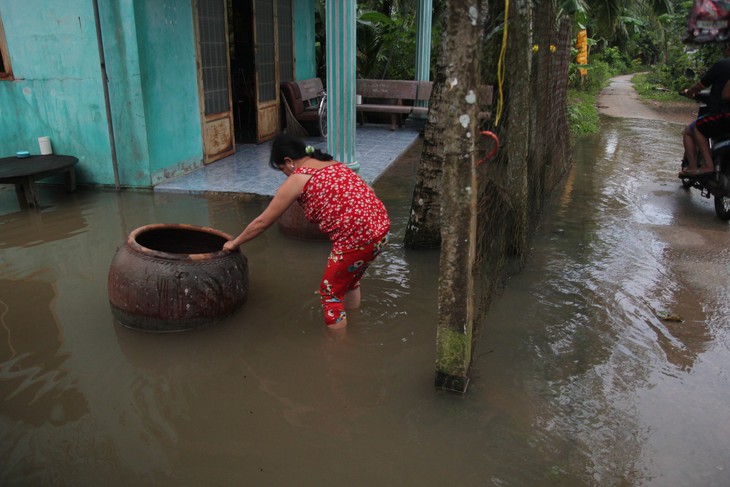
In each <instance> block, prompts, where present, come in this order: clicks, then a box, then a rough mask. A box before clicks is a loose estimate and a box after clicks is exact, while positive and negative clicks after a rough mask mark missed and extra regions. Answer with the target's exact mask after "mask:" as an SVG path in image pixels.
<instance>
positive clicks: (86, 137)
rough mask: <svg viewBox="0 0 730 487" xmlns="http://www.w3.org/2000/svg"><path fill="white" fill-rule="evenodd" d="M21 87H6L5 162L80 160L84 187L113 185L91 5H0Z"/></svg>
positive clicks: (0, 102) (0, 123)
mask: <svg viewBox="0 0 730 487" xmlns="http://www.w3.org/2000/svg"><path fill="white" fill-rule="evenodd" d="M0 15H2V19H3V25H4V27H5V37H6V40H7V43H8V50H9V53H10V59H11V63H12V67H13V73H14V76H15V80H13V81H0V156H11V155H14V154H15V152H16V151H18V150H28V151H30V153H31V154H38V153H39V148H38V137H39V136H42V135H47V136H50V137H51V141H52V144H53V149H54V152H56V153H63V154H72V155H75V156H77V157H78V158H79V165H78V166H77V177H78V180H79V182H82V183H83V182H90V181H94V182H99V183H102V184H112V183H113V181H114V178H113V169H112V164H111V160H110V157H109V154H110V149H109V138H108V136H107V123H106V112H105V108H104V107H105V105H104V92H103V86H102V84H101V74H100V67H99V66H100V65H99V54H98V48H97V40H96V28H95V22H94V10H93V4H92V2H91V1H90V0H64V1H63V2H48V1H46V0H23V1H17V0H0Z"/></svg>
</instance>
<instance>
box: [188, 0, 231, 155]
mask: <svg viewBox="0 0 730 487" xmlns="http://www.w3.org/2000/svg"><path fill="white" fill-rule="evenodd" d="M193 12H194V14H195V37H196V41H197V42H196V44H197V55H198V62H197V65H198V92H199V95H200V116H201V123H202V128H203V162H204V163H205V164H209V163H211V162H213V161H217V160H218V159H221V158H223V157H226V156H229V155H231V154H233V153H234V152H235V146H236V144H235V140H234V136H233V109H232V106H233V103H232V97H231V76H230V71H231V68H230V63H231V61H230V53H229V50H228V21H227V18H226V0H194V3H193Z"/></svg>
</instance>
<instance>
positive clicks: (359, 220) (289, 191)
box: [223, 135, 390, 329]
mask: <svg viewBox="0 0 730 487" xmlns="http://www.w3.org/2000/svg"><path fill="white" fill-rule="evenodd" d="M269 165H271V167H273V168H274V169H278V170H280V171H282V172H283V173H284V174H286V176H287V179H286V181H284V183H282V185H281V186H280V187H279V189H278V190H277V191H276V195H275V196H274V198H273V199H272V200H271V203H269V205H268V207H267V208H266V209H265V210H264V211H263V213H261V214H260V215H259V216H258V217H256V218H255V219H254V220H253V221H251V223H249V224H248V226H247V227H246V228H245V229H244V230H243V231H242V232H241V234H240V235H238V236H237V237H236V238H234V239H233V240H229V241H228V242H226V243H225V244H224V245H223V249H224V250H227V251H232V250H235V249H236V248H238V246H239V245H241V244H243V243H246V242H248V241H249V240H252V239H254V238H256V237H257V236H258V235H260V234H261V233H262V232H263V231H264V230H266V229H267V228H269V227H270V226H271V225H272V224H273V223H274V222H275V221H276V220H277V219H278V218H279V217H280V216H281V215H282V213H284V211H286V209H287V208H289V206H290V205H291V204H292V203H294V201H297V202H298V203H299V204H300V205H301V206H302V208H303V209H304V214H305V216H306V218H307V220H309V221H310V222H312V223H314V224H316V225H318V226H319V229H320V230H321V231H322V232H324V233H326V234H327V235H328V236H329V238H330V240H331V241H332V252H331V253H330V256H329V258H328V259H327V266H326V267H325V270H324V276H323V278H322V283H321V285H320V288H319V294H320V296H321V299H322V309H323V310H324V320H325V323H326V325H327V326H328V327H329V328H330V329H339V328H344V327H345V326H347V317H346V314H345V309H354V308H357V307H359V306H360V279H362V276H363V274H364V273H365V270H366V269H367V268H368V266H369V265H370V263H371V262H372V261H373V259H375V257H376V256H377V255H378V254H379V253H380V252H381V250H382V249H383V247H384V246H385V244H386V243H387V242H388V230H389V229H390V219H389V218H388V213H387V212H386V210H385V206H384V205H383V202H382V201H380V200H379V199H378V197H377V196H375V192H374V191H373V190H372V188H370V187H369V186H368V185H367V184H366V183H365V181H363V180H362V178H360V176H358V175H357V174H356V173H354V172H353V171H351V170H350V169H349V168H347V167H346V166H345V165H344V164H342V163H340V162H337V161H335V160H334V159H333V158H332V156H331V155H329V154H326V153H324V152H322V151H320V150H319V149H314V148H313V147H312V146H310V145H305V144H304V142H302V141H301V140H299V139H297V138H294V137H292V136H289V135H280V136H279V137H277V138H276V139H275V140H274V142H273V144H272V146H271V158H270V160H269Z"/></svg>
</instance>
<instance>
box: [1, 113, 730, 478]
mask: <svg viewBox="0 0 730 487" xmlns="http://www.w3.org/2000/svg"><path fill="white" fill-rule="evenodd" d="M603 124H604V125H603V128H604V130H603V131H602V133H601V134H600V135H597V136H595V137H591V138H588V139H583V140H579V141H577V144H576V152H575V167H574V169H573V170H572V171H571V172H570V174H568V175H567V176H566V178H565V183H564V185H563V186H562V187H561V188H559V189H558V191H557V194H556V195H555V200H554V203H553V204H552V206H551V207H550V208H549V210H548V211H546V214H545V218H544V221H543V223H542V224H541V226H540V227H539V228H538V230H537V234H536V236H535V240H534V242H533V247H532V250H531V253H530V256H529V259H528V262H527V265H526V268H525V269H524V270H523V272H522V273H520V274H518V275H516V276H514V277H513V278H511V279H510V280H509V281H508V284H507V286H506V288H505V289H504V291H503V292H501V293H500V295H499V296H497V297H496V298H495V300H494V303H493V306H492V308H491V310H490V312H489V313H488V316H487V317H486V320H485V322H484V323H483V324H482V326H481V333H480V336H479V338H478V343H477V348H476V351H475V354H476V359H475V363H474V365H473V368H472V376H471V379H472V380H471V383H470V386H469V389H468V391H467V393H466V394H465V395H464V396H460V395H456V394H454V393H445V392H437V391H435V390H434V387H433V379H434V361H435V345H434V343H435V335H436V332H435V319H436V318H435V317H436V292H437V289H436V286H437V275H438V253H437V252H433V251H406V250H404V249H403V248H402V246H401V245H400V241H401V240H402V237H403V233H404V228H405V223H406V220H407V215H408V210H409V204H410V197H411V188H412V185H413V181H414V178H415V167H414V165H413V162H412V161H413V160H414V159H415V157H414V156H417V155H418V150H417V147H416V148H415V149H414V150H413V151H412V152H411V153H410V155H409V156H408V157H404V158H403V159H402V160H401V161H400V162H398V163H397V164H396V165H395V166H394V167H392V168H391V170H390V171H389V172H388V173H387V174H386V176H385V177H384V178H383V179H382V180H381V181H380V182H378V183H377V184H376V185H375V188H376V190H377V191H378V193H379V194H381V196H382V197H383V199H384V201H385V203H386V205H387V207H388V208H389V211H390V213H391V215H392V217H393V221H394V227H393V230H394V234H395V238H394V239H393V242H394V243H393V244H392V245H391V246H390V248H389V249H388V250H387V251H386V252H385V253H384V254H383V255H382V256H381V257H380V258H379V260H377V261H376V262H375V263H374V264H373V267H371V270H370V271H369V273H368V274H367V275H366V278H365V279H364V281H363V288H362V289H363V308H362V309H361V310H360V311H359V312H355V313H351V314H350V316H349V322H350V325H349V327H348V329H347V331H346V333H340V334H333V333H330V332H328V331H327V330H325V328H324V326H323V324H322V321H321V316H320V310H319V304H318V298H317V296H315V295H314V291H315V289H316V288H317V285H318V284H319V279H320V273H321V271H322V268H323V265H324V262H325V259H326V256H327V253H328V245H327V244H324V243H308V242H301V241H296V240H292V239H288V238H286V237H284V236H282V235H281V234H280V233H279V231H278V229H276V228H272V229H270V230H269V231H268V232H266V233H265V234H264V235H263V236H262V237H260V238H259V239H257V240H255V241H253V242H251V243H249V244H247V245H245V249H244V251H245V253H246V255H247V256H248V258H249V265H250V286H251V287H250V294H249V300H248V302H247V303H246V304H245V305H244V306H243V307H242V309H241V310H240V312H238V313H236V314H235V315H234V316H232V317H230V318H228V319H226V320H225V321H223V322H221V323H219V324H215V325H213V326H210V327H207V328H204V329H201V330H196V331H192V332H184V333H176V334H149V333H144V332H138V331H134V330H130V329H127V328H125V327H123V326H121V325H119V324H118V323H115V322H114V320H113V318H112V315H111V311H110V309H109V304H108V299H107V292H106V279H107V273H108V269H109V264H110V262H111V259H112V257H113V255H114V253H115V251H116V249H117V247H118V246H119V245H121V243H122V242H123V241H124V239H125V238H126V236H127V235H128V233H129V232H131V231H132V230H133V229H135V228H137V227H139V226H142V225H146V224H149V223H161V222H168V223H190V224H195V225H204V226H210V227H214V228H218V229H220V230H223V231H225V232H228V233H232V234H233V233H236V232H238V231H239V230H240V228H241V227H242V226H243V225H244V224H245V223H246V222H247V221H249V220H250V219H251V218H252V217H254V216H255V215H256V214H258V212H260V211H261V209H262V208H263V207H264V204H265V203H264V202H262V201H253V202H243V201H239V200H237V199H235V198H224V197H209V198H206V197H197V196H189V195H179V194H151V193H137V192H124V193H121V194H116V193H113V192H95V191H84V190H83V189H82V190H79V191H77V192H76V193H74V194H71V195H67V194H65V193H63V191H62V190H59V189H55V188H42V189H41V196H40V197H41V200H42V201H43V202H44V205H45V206H44V207H43V208H42V210H41V211H40V212H24V211H18V209H17V206H16V205H17V203H16V201H15V194H14V192H13V191H12V190H5V189H3V190H0V337H2V340H1V341H0V438H2V442H1V443H0V458H2V461H0V484H3V485H33V486H35V485H73V486H78V485H104V484H106V485H139V486H141V485H150V486H167V485H169V486H178V485H206V486H208V485H210V486H227V485H255V486H268V485H272V486H280V485H312V486H314V485H316V486H322V485H353V486H354V485H363V486H372V485H419V486H444V485H459V486H483V485H493V486H538V485H539V486H542V485H546V486H549V485H560V486H584V485H586V486H590V485H596V486H604V485H606V486H614V485H621V486H639V485H641V486H644V485H647V486H666V485H671V486H726V485H729V484H730V459H729V458H730V457H729V455H728V452H730V407H728V404H730V387H729V384H728V376H729V374H730V346H729V345H730V330H728V321H729V320H728V317H729V316H730V309H729V306H728V299H729V298H730V284H729V282H728V277H727V275H728V269H729V268H730V254H729V253H728V250H727V243H728V239H729V237H730V230H729V229H728V224H727V223H725V222H721V221H719V220H718V219H717V218H716V217H715V216H714V211H713V208H712V203H711V201H709V200H706V199H704V198H701V197H700V196H699V195H698V194H696V193H694V192H693V193H687V192H685V191H684V190H682V189H680V187H679V184H678V180H677V179H676V170H677V167H676V166H677V161H678V160H679V157H680V153H681V140H680V137H679V134H680V132H681V126H678V125H671V124H666V123H660V122H652V121H646V120H643V121H635V120H618V119H606V120H603ZM272 177H277V174H276V173H274V172H273V171H272ZM663 313H673V314H676V315H679V316H681V318H682V319H683V321H682V322H673V321H666V320H663V319H661V318H660V316H663Z"/></svg>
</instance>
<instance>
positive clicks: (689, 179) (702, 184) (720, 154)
mask: <svg viewBox="0 0 730 487" xmlns="http://www.w3.org/2000/svg"><path fill="white" fill-rule="evenodd" d="M680 94H681V95H684V93H680ZM694 99H695V100H696V101H698V102H699V103H700V108H699V113H698V117H699V116H702V115H704V114H705V113H706V111H707V102H708V100H709V93H707V92H705V91H702V92H700V93H697V94H696V95H695V97H694ZM710 151H711V154H712V160H713V162H714V163H715V170H714V171H713V172H708V173H704V174H696V175H685V174H680V175H679V178H680V179H681V180H682V187H683V188H685V189H690V188H695V189H699V190H700V194H701V195H702V196H704V197H705V198H710V196H712V197H714V199H715V214H716V215H717V217H718V218H720V219H721V220H730V133H729V134H723V135H722V136H720V137H712V138H710ZM697 160H698V165H702V164H703V162H704V159H703V158H702V155H701V154H698V156H697ZM688 165H689V163H688V161H687V158H686V157H685V158H683V159H682V171H684V170H686V169H687V166H688Z"/></svg>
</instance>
